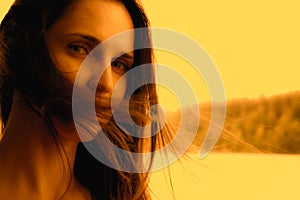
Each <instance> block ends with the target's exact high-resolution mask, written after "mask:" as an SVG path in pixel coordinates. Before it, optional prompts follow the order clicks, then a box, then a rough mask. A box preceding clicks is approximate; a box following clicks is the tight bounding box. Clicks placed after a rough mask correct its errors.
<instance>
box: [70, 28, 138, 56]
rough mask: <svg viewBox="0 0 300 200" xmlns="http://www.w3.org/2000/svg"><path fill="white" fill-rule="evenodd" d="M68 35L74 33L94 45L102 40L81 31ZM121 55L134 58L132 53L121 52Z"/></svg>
mask: <svg viewBox="0 0 300 200" xmlns="http://www.w3.org/2000/svg"><path fill="white" fill-rule="evenodd" d="M68 35H75V36H78V37H82V38H84V39H86V40H88V41H90V42H92V43H94V44H95V45H98V44H100V43H101V42H102V41H100V40H98V39H97V38H95V37H93V36H90V35H85V34H82V33H70V34H68ZM121 55H122V56H121V57H124V58H127V59H132V60H134V56H132V55H130V54H128V53H126V52H122V53H121Z"/></svg>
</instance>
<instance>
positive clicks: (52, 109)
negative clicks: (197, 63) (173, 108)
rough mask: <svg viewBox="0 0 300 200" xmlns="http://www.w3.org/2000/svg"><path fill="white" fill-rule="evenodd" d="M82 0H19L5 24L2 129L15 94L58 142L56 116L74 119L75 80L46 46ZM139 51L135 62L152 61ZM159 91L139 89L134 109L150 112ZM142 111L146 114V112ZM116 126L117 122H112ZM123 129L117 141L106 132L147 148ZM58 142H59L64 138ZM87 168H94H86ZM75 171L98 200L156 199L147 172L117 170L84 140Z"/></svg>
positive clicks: (132, 5) (131, 1) (0, 43)
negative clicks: (68, 11) (58, 24)
mask: <svg viewBox="0 0 300 200" xmlns="http://www.w3.org/2000/svg"><path fill="white" fill-rule="evenodd" d="M77 1H81V0H16V1H15V3H14V4H13V6H12V7H11V9H10V10H9V12H8V13H7V15H6V16H5V18H4V19H3V21H2V23H1V27H0V70H1V71H0V104H1V121H2V128H4V127H5V126H6V124H7V120H8V117H9V114H10V109H11V105H12V100H13V94H14V92H17V93H18V94H20V95H21V96H22V98H23V99H24V101H25V102H26V103H27V104H28V106H29V107H31V108H32V109H33V110H34V111H35V112H36V113H37V114H38V115H39V116H40V117H41V118H42V119H43V121H44V122H45V125H46V126H47V128H48V129H49V131H50V133H51V134H52V135H53V137H54V138H55V139H56V141H57V136H56V134H57V132H56V130H55V128H53V127H54V125H53V122H52V121H51V117H50V115H54V116H56V117H59V119H62V120H63V121H64V122H65V123H70V122H71V121H72V114H71V106H70V105H71V103H70V102H71V95H72V94H71V91H72V84H71V83H70V82H68V81H67V80H66V79H65V78H64V76H63V75H62V74H60V73H59V72H58V70H57V69H56V67H55V65H54V64H53V62H52V60H51V58H50V55H49V52H48V49H47V46H46V44H45V33H46V32H47V30H48V29H49V28H50V27H51V26H52V25H53V24H54V23H55V22H56V21H57V20H58V19H59V18H60V17H61V16H62V15H63V14H64V12H65V11H66V9H68V8H69V6H71V4H73V3H75V2H76V3H80V2H77ZM99 1H101V0H99ZM121 2H122V3H123V4H124V5H125V7H126V8H127V10H128V11H129V13H130V15H131V18H132V21H133V24H134V27H135V28H140V27H148V25H149V23H148V19H147V17H146V15H145V13H144V11H143V9H142V8H141V7H140V5H139V4H138V3H137V2H136V1H135V0H122V1H121ZM136 37H140V38H143V40H142V41H143V42H145V43H151V39H150V36H149V34H145V35H140V36H136ZM134 55H135V56H134V66H138V65H141V64H145V63H152V57H153V55H152V49H141V50H136V51H135V52H134ZM143 75H144V74H143ZM147 76H153V69H149V73H148V74H147ZM135 78H143V76H142V75H141V76H140V77H135ZM134 84H135V81H134V79H132V80H129V86H128V87H134ZM155 91H156V90H155V86H154V85H146V86H144V87H141V88H139V89H138V90H137V91H136V92H135V93H134V95H133V97H132V99H133V100H134V99H135V98H136V99H138V102H139V103H137V104H136V105H135V106H132V107H134V109H136V110H144V109H147V108H148V107H147V106H145V105H149V104H150V105H151V104H155V103H157V95H156V92H155ZM145 107H146V108H145ZM141 113H142V114H143V113H144V115H146V114H145V113H146V112H141ZM139 116H141V114H140V115H139ZM133 118H134V117H133ZM111 124H114V122H113V121H111ZM112 130H113V129H112ZM118 133H119V135H118V137H124V138H121V139H115V138H114V135H115V132H112V133H110V132H109V131H108V133H106V134H107V136H108V137H109V138H110V139H111V140H113V141H117V142H116V143H117V144H118V145H119V146H120V147H123V148H125V149H130V150H132V151H134V152H140V151H142V149H143V148H142V146H141V145H142V144H143V142H141V141H139V139H137V138H133V137H131V138H128V136H125V135H124V134H122V133H121V131H119V132H118ZM155 137H156V136H153V137H152V139H151V140H148V142H149V143H150V147H151V150H154V149H155V144H156V143H155V141H156V138H155ZM118 141H120V142H118ZM57 143H58V144H59V141H57ZM58 146H59V145H58ZM62 148H63V147H62ZM66 165H67V164H66ZM86 166H88V167H86ZM69 167H71V166H69ZM86 168H88V169H89V170H85V169H86ZM74 173H75V176H76V177H77V179H78V180H79V182H80V183H81V184H82V185H84V186H85V187H86V188H88V189H89V190H90V191H91V192H92V194H93V195H94V196H95V197H96V199H101V200H103V199H149V198H150V197H149V195H148V192H147V189H146V186H147V180H148V179H147V174H143V173H140V174H135V173H125V172H120V171H116V170H114V169H111V168H109V167H107V166H105V165H103V164H102V163H100V162H99V161H97V160H96V159H95V158H94V157H93V156H91V155H90V154H89V152H88V151H87V150H86V149H85V147H84V146H83V145H82V144H79V147H78V149H77V154H76V161H75V166H74Z"/></svg>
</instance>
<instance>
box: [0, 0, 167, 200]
mask: <svg viewBox="0 0 300 200" xmlns="http://www.w3.org/2000/svg"><path fill="white" fill-rule="evenodd" d="M140 27H148V19H147V17H146V15H145V13H144V11H143V9H142V8H141V7H140V5H139V4H138V3H137V2H136V1H134V0H122V1H119V0H89V1H85V0H17V1H16V2H15V3H14V4H13V6H12V7H11V9H10V11H9V12H8V14H7V15H6V17H5V18H4V20H3V21H2V23H1V32H0V34H1V35H0V37H1V38H0V41H1V54H0V64H1V121H2V125H3V127H2V129H3V131H4V136H3V138H2V140H1V143H0V177H1V178H0V199H31V200H34V199H39V200H40V199H43V200H44V199H72V200H76V199H150V197H149V193H148V189H147V181H148V176H147V175H148V174H147V173H130V172H122V171H118V170H115V169H112V168H110V167H107V166H106V165H104V164H102V163H101V162H99V161H97V160H96V159H95V158H94V157H93V156H91V155H90V154H89V152H88V151H87V150H86V148H85V147H84V146H83V145H82V143H81V140H80V138H79V137H78V135H77V132H76V130H75V126H74V122H73V118H72V109H71V105H72V101H71V99H72V98H71V97H72V88H73V83H74V81H75V77H76V72H77V71H78V69H79V68H80V65H81V64H82V62H83V61H84V59H85V58H86V56H87V55H88V54H89V53H90V52H91V51H92V50H93V48H94V47H96V46H97V45H98V44H99V43H100V42H101V41H104V40H106V39H107V38H109V37H111V36H113V35H115V34H118V33H121V32H123V31H128V30H132V29H134V28H140ZM135 37H137V36H136V35H135ZM140 37H141V38H143V42H145V43H149V44H150V41H151V40H150V38H149V34H147V33H146V34H144V35H143V34H142V35H140ZM128 44H129V46H130V45H131V46H133V45H134V39H132V40H129V41H128ZM111 56H112V55H111ZM152 57H153V56H152V49H151V48H146V49H141V50H135V51H131V52H127V54H126V56H120V57H118V58H116V59H115V58H114V57H111V58H110V59H111V60H113V61H112V62H111V65H110V66H109V67H108V68H107V69H106V70H105V72H104V73H103V76H102V77H101V79H100V81H99V83H98V85H97V92H96V102H95V107H96V110H97V117H98V120H99V123H100V124H101V126H102V128H103V132H104V133H105V135H106V136H107V137H108V138H109V139H110V140H111V141H112V142H113V143H114V144H115V145H118V146H119V147H121V148H123V149H125V150H130V151H133V152H144V151H145V147H149V148H148V149H147V151H153V150H155V149H156V148H157V145H156V144H157V141H158V139H159V140H160V141H161V142H163V140H162V138H161V137H160V136H161V135H160V134H157V135H155V136H153V137H152V138H150V139H139V138H135V137H132V136H129V135H128V134H124V131H122V130H121V129H120V128H118V127H117V126H116V125H115V124H116V123H115V122H114V120H113V118H112V113H111V110H110V109H108V107H109V106H106V103H107V105H110V101H109V100H110V98H111V95H112V91H113V90H114V87H115V85H116V83H117V81H118V80H119V79H120V78H121V77H122V75H124V74H125V73H126V72H128V71H129V70H130V69H131V68H134V67H135V66H138V65H141V64H144V63H152ZM147 70H148V72H149V73H147V76H153V75H152V74H153V73H152V71H153V69H152V67H149V68H147ZM143 75H145V74H143ZM138 78H141V79H142V78H143V76H142V75H141V76H138V77H131V78H130V77H128V78H127V80H126V84H125V85H126V88H129V87H135V86H134V84H135V81H136V79H138ZM126 88H125V90H126ZM155 91H156V90H155V85H153V84H147V85H145V86H143V87H140V88H139V89H138V90H136V91H135V93H134V94H133V95H132V97H130V108H131V110H132V111H133V112H132V113H131V115H132V117H133V119H135V122H136V123H137V124H141V125H143V124H147V123H148V121H149V119H148V114H147V113H148V111H149V110H148V109H149V107H150V106H151V105H153V104H156V103H157V94H156V92H155ZM121 96H122V98H125V96H126V95H124V94H122V95H121ZM97 97H98V98H97ZM85 142H88V141H85ZM102 150H103V152H104V154H105V155H106V156H112V157H113V156H114V155H109V154H113V153H111V152H109V151H108V150H107V151H105V147H102ZM128 161H129V162H140V161H136V160H130V158H129V159H128ZM114 164H115V165H118V162H116V163H114Z"/></svg>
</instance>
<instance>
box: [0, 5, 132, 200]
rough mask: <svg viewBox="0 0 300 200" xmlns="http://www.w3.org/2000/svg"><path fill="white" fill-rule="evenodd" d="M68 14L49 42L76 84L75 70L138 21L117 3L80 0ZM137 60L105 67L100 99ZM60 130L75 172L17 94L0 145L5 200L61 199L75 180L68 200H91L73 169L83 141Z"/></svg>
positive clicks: (0, 190) (0, 189)
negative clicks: (67, 167)
mask: <svg viewBox="0 0 300 200" xmlns="http://www.w3.org/2000/svg"><path fill="white" fill-rule="evenodd" d="M69 10H70V11H71V12H70V11H69V12H67V13H66V14H65V15H64V16H63V17H62V18H61V19H60V20H58V21H57V22H56V23H55V24H54V25H53V26H52V27H51V28H50V30H49V31H48V32H47V35H46V43H47V45H48V48H49V51H50V55H51V57H52V59H53V61H54V63H55V65H56V66H57V68H58V70H59V71H61V72H62V73H63V74H64V75H65V76H66V77H67V79H69V80H70V81H72V82H74V80H75V77H76V71H77V70H78V69H79V67H80V65H81V63H82V61H83V60H84V58H85V57H86V56H87V54H88V53H89V52H90V51H91V50H92V49H93V48H94V47H95V46H96V45H98V44H99V42H101V41H104V40H105V39H107V38H109V37H110V36H112V35H114V34H116V33H120V32H122V31H126V30H129V29H133V23H132V21H131V18H130V15H129V13H128V11H127V10H126V8H125V7H124V5H123V4H122V3H120V2H117V1H105V0H89V1H85V0H80V1H78V2H76V3H75V4H74V5H72V8H71V9H69ZM83 22H84V23H83ZM133 37H134V36H132V37H131V38H130V39H129V40H126V41H128V42H127V44H125V45H128V46H131V47H132V48H133ZM121 46H122V45H120V47H118V46H116V48H113V49H111V50H108V51H106V52H105V55H103V57H102V58H103V59H104V60H105V61H108V60H113V59H114V58H115V56H116V55H118V54H120V52H123V49H122V47H121ZM133 56H134V55H133V52H129V53H127V54H126V55H125V56H122V57H120V58H117V59H116V61H115V62H113V63H112V64H111V65H110V66H108V67H107V68H106V70H105V72H104V74H103V76H102V77H101V79H100V81H99V82H98V85H97V95H98V96H99V98H102V97H105V98H106V97H107V98H108V99H109V98H110V97H111V94H112V91H113V89H114V86H115V84H116V83H117V81H118V80H119V78H120V77H121V76H122V75H123V74H124V73H126V71H127V70H128V69H129V68H130V66H131V65H132V63H133ZM86 77H87V78H86V79H83V80H82V84H83V85H84V84H86V83H87V82H88V81H89V79H90V78H88V77H89V76H86ZM122 85H123V90H121V92H120V95H119V97H118V98H122V97H123V96H124V93H125V88H126V82H124V83H122ZM87 87H88V85H87ZM122 91H123V92H122ZM24 116H26V117H24ZM56 127H57V130H58V132H59V135H58V137H59V138H60V141H61V143H62V145H63V146H64V148H65V151H66V154H67V157H68V159H69V162H70V168H71V169H70V170H71V173H70V174H69V173H67V174H66V173H63V164H62V161H61V155H60V154H59V151H58V150H57V146H56V144H55V142H54V140H53V138H52V137H51V136H50V134H49V133H48V131H47V130H46V128H45V126H43V124H42V121H41V119H40V118H39V117H38V116H37V115H36V114H35V113H33V111H32V110H31V109H29V108H28V106H27V105H26V104H25V103H24V102H23V100H22V98H21V97H20V96H19V95H18V94H15V95H14V100H13V105H12V110H11V114H10V117H9V121H8V124H7V127H6V129H5V135H4V137H3V138H2V140H1V143H0V177H1V179H0V199H12V200H13V199H32V200H34V199H39V200H40V199H45V200H47V199H59V198H60V197H61V195H62V194H63V193H64V192H65V190H66V188H67V186H68V183H69V182H68V181H69V178H71V177H72V182H71V186H70V188H69V190H68V191H67V193H66V194H65V196H64V198H63V199H72V200H86V199H91V196H90V193H89V191H88V190H87V189H85V188H84V187H83V186H81V185H80V184H79V183H78V182H77V180H76V178H75V177H74V174H73V171H72V169H73V165H74V160H75V156H76V148H77V145H78V142H79V141H80V140H79V137H78V135H77V134H76V132H75V131H74V130H72V129H70V128H68V127H64V126H63V125H62V124H60V123H59V121H56ZM63 157H64V156H63ZM64 159H65V158H64ZM12 169H13V170H12ZM67 172H69V169H67Z"/></svg>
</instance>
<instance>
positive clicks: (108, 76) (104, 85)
mask: <svg viewBox="0 0 300 200" xmlns="http://www.w3.org/2000/svg"><path fill="white" fill-rule="evenodd" d="M98 88H99V89H100V91H102V92H104V93H111V92H112V91H113V88H114V82H113V77H112V71H111V67H108V68H107V69H106V70H105V71H104V72H103V74H102V76H101V78H100V81H99V85H98Z"/></svg>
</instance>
